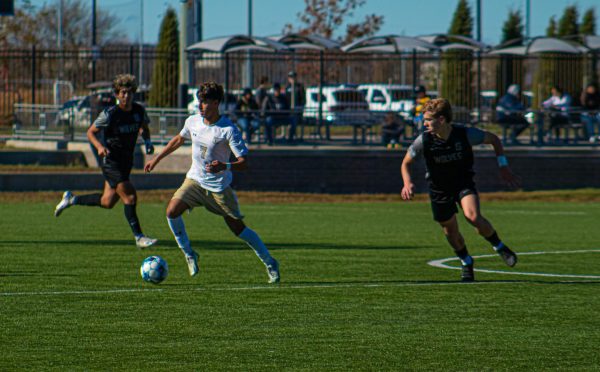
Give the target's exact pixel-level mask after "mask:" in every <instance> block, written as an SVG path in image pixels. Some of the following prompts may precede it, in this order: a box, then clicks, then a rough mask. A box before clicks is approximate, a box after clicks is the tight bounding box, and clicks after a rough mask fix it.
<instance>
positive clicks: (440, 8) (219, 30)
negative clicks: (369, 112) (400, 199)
mask: <svg viewBox="0 0 600 372" xmlns="http://www.w3.org/2000/svg"><path fill="white" fill-rule="evenodd" d="M20 1H21V0H17V1H16V5H17V6H18V5H19V2H20ZM57 1H58V0H31V2H32V3H33V4H34V5H41V4H43V3H53V2H57ZM87 1H89V2H90V4H91V0H87ZM140 1H142V0H96V3H97V6H98V8H100V9H102V10H105V11H109V12H112V13H113V14H115V15H118V16H119V17H120V18H121V19H122V27H123V28H125V29H126V30H127V32H128V33H129V34H130V35H131V39H132V40H134V41H138V40H139V35H140V18H141V17H140ZM143 1H144V18H143V19H144V31H143V36H144V42H146V43H154V42H156V40H157V39H158V30H159V27H160V21H161V19H162V15H163V14H164V12H165V9H166V8H167V7H168V6H171V7H173V8H174V9H175V10H176V11H177V12H179V11H180V8H181V5H180V4H181V3H180V0H143ZM469 2H470V4H471V7H472V9H473V16H474V15H475V14H474V13H475V1H474V0H470V1H469ZM481 2H482V34H483V41H484V42H486V43H489V44H497V43H498V41H499V40H500V37H501V32H502V31H501V30H502V24H503V23H504V21H505V19H506V17H507V14H508V11H509V10H510V9H521V11H522V13H523V14H524V6H525V0H481ZM457 3H458V0H367V2H366V5H365V6H363V7H362V8H360V9H359V10H358V11H356V13H355V15H354V17H353V21H357V20H360V19H363V18H364V16H365V15H367V14H377V15H383V16H384V17H385V18H384V25H383V27H382V29H381V30H380V31H379V33H378V34H381V35H384V34H400V35H402V34H403V35H422V34H431V33H445V32H446V31H447V30H448V27H449V25H450V20H451V19H452V14H453V12H454V9H455V8H456V4H457ZM203 4H204V27H203V34H204V38H205V39H208V38H211V37H216V36H223V35H232V34H245V33H246V32H247V29H248V25H247V15H246V14H247V4H248V0H203ZM571 4H577V5H578V7H579V12H580V15H581V14H582V13H583V12H584V11H585V10H587V9H588V8H590V7H594V6H595V7H596V15H597V16H598V15H599V14H600V5H599V4H600V2H598V0H577V1H570V0H531V33H532V35H533V36H536V35H542V34H544V33H545V29H546V26H547V25H548V20H549V18H550V17H551V16H552V15H555V16H556V17H557V19H558V18H560V16H561V15H562V12H563V9H564V8H565V6H567V5H571ZM253 8H254V19H253V33H254V35H259V36H268V35H274V34H279V33H281V31H282V29H283V27H284V25H285V24H286V23H292V24H296V23H297V19H298V17H297V15H296V14H297V13H298V12H300V11H302V10H303V9H304V0H253ZM596 23H597V24H598V26H599V28H600V22H599V21H598V19H597V21H596Z"/></svg>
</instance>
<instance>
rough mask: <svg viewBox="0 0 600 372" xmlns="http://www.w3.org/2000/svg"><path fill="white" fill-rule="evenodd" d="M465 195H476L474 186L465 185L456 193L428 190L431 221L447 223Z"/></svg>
mask: <svg viewBox="0 0 600 372" xmlns="http://www.w3.org/2000/svg"><path fill="white" fill-rule="evenodd" d="M467 195H477V190H476V189H475V185H467V186H465V187H461V188H458V189H456V191H439V190H433V189H430V190H429V197H430V199H431V211H432V212H433V219H434V220H435V221H437V222H444V221H448V220H449V219H451V218H452V216H454V215H455V214H456V213H457V212H458V208H456V205H457V204H458V205H460V201H461V199H462V198H464V197H465V196H467Z"/></svg>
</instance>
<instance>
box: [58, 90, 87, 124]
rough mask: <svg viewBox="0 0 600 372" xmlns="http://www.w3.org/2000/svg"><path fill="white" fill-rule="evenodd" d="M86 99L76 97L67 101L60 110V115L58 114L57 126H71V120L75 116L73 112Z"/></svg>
mask: <svg viewBox="0 0 600 372" xmlns="http://www.w3.org/2000/svg"><path fill="white" fill-rule="evenodd" d="M83 98H84V97H81V96H74V97H72V98H70V99H69V100H67V101H66V102H65V103H63V104H62V106H61V107H60V109H58V113H57V114H56V124H57V125H69V123H70V118H71V116H72V115H73V111H74V109H75V107H76V106H77V104H78V103H79V101H81V100H82V99H83Z"/></svg>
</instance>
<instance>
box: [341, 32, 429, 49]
mask: <svg viewBox="0 0 600 372" xmlns="http://www.w3.org/2000/svg"><path fill="white" fill-rule="evenodd" d="M342 50H343V51H344V52H348V53H400V52H403V51H414V50H416V51H417V52H431V51H436V50H439V48H438V47H437V46H435V45H433V44H431V43H428V42H427V41H424V40H420V39H418V38H415V37H409V36H398V35H386V36H371V37H367V38H363V39H360V40H357V41H355V42H352V43H350V44H348V45H344V46H343V47H342Z"/></svg>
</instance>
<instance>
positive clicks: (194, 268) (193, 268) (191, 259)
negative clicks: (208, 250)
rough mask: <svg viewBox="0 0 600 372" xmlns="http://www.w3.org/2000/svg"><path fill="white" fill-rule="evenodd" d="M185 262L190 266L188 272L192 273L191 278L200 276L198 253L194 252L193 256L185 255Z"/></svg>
mask: <svg viewBox="0 0 600 372" xmlns="http://www.w3.org/2000/svg"><path fill="white" fill-rule="evenodd" d="M185 261H186V262H187V265H188V270H189V271H190V276H196V275H198V253H196V251H192V255H191V256H188V255H187V254H186V255H185Z"/></svg>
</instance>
